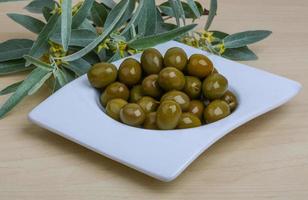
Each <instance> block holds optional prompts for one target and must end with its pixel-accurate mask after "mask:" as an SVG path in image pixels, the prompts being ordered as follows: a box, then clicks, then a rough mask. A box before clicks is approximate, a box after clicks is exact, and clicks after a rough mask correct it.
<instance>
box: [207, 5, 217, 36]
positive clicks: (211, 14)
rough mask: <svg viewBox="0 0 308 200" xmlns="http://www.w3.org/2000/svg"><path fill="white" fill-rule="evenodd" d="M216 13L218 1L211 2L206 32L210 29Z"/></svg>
mask: <svg viewBox="0 0 308 200" xmlns="http://www.w3.org/2000/svg"><path fill="white" fill-rule="evenodd" d="M216 13H217V0H211V3H210V11H209V16H208V18H207V21H206V24H205V26H204V30H208V29H209V28H210V26H211V24H212V22H213V19H214V17H215V15H216Z"/></svg>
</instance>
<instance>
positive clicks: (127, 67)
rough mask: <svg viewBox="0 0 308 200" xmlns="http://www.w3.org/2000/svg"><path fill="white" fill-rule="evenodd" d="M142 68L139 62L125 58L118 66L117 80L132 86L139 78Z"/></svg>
mask: <svg viewBox="0 0 308 200" xmlns="http://www.w3.org/2000/svg"><path fill="white" fill-rule="evenodd" d="M141 76H142V69H141V65H140V63H139V62H138V61H137V60H135V59H133V58H127V59H125V60H124V61H123V62H122V64H121V65H120V68H119V81H120V82H121V83H124V84H126V85H127V86H132V85H135V84H137V83H138V82H139V81H140V80H141Z"/></svg>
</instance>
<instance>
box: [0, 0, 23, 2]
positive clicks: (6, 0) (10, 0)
mask: <svg viewBox="0 0 308 200" xmlns="http://www.w3.org/2000/svg"><path fill="white" fill-rule="evenodd" d="M14 1H25V0H0V3H5V2H14Z"/></svg>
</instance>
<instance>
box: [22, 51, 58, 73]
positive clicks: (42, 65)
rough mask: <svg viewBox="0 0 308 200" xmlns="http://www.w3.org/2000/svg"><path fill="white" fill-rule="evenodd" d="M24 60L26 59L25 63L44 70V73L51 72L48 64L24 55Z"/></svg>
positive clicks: (51, 68)
mask: <svg viewBox="0 0 308 200" xmlns="http://www.w3.org/2000/svg"><path fill="white" fill-rule="evenodd" d="M24 58H25V59H26V61H27V62H29V63H31V64H33V65H35V66H37V67H39V68H41V69H44V70H46V71H52V70H53V67H52V66H51V65H50V64H48V63H45V62H42V61H40V60H38V59H36V58H34V57H32V56H29V55H25V56H24Z"/></svg>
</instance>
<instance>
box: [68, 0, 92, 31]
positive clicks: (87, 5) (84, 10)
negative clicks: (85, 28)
mask: <svg viewBox="0 0 308 200" xmlns="http://www.w3.org/2000/svg"><path fill="white" fill-rule="evenodd" d="M94 1H95V0H87V1H84V2H83V3H82V6H81V7H80V8H79V10H78V12H77V13H76V14H75V15H74V16H73V22H72V28H73V29H76V28H78V27H79V26H80V25H81V24H82V23H83V22H84V20H85V19H86V18H87V16H88V14H89V12H90V10H91V8H92V6H93V2H94Z"/></svg>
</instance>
